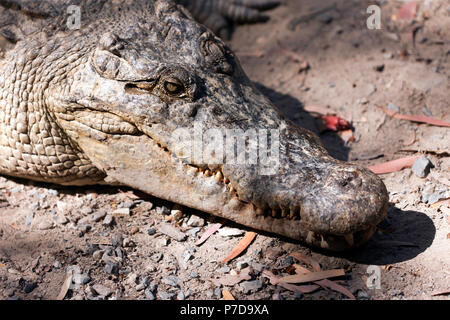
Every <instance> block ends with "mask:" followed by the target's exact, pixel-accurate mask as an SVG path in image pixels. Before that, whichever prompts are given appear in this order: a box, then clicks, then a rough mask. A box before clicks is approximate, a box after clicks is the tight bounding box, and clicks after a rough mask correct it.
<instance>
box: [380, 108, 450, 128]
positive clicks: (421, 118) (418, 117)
mask: <svg viewBox="0 0 450 320" xmlns="http://www.w3.org/2000/svg"><path fill="white" fill-rule="evenodd" d="M379 108H380V109H381V110H383V112H384V113H386V114H387V115H388V116H391V117H393V118H396V119H402V120H409V121H412V122H420V123H427V124H430V125H434V126H439V127H450V122H447V121H443V120H440V119H436V118H432V117H427V116H424V115H405V114H400V113H398V112H396V111H392V110H389V109H387V108H384V107H379Z"/></svg>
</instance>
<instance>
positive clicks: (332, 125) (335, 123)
mask: <svg viewBox="0 0 450 320" xmlns="http://www.w3.org/2000/svg"><path fill="white" fill-rule="evenodd" d="M320 119H321V121H322V124H323V126H324V128H326V130H331V131H343V130H348V129H351V125H350V123H348V121H347V120H345V119H343V118H341V117H338V116H330V115H328V116H321V117H320Z"/></svg>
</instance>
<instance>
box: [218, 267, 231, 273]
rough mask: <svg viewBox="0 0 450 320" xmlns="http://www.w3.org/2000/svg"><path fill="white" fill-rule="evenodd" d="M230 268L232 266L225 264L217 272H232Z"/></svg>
mask: <svg viewBox="0 0 450 320" xmlns="http://www.w3.org/2000/svg"><path fill="white" fill-rule="evenodd" d="M230 270H231V268H230V267H229V266H224V267H222V268H220V269H217V272H220V273H228V272H230Z"/></svg>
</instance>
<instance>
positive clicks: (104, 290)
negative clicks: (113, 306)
mask: <svg viewBox="0 0 450 320" xmlns="http://www.w3.org/2000/svg"><path fill="white" fill-rule="evenodd" d="M92 289H93V290H94V291H95V293H97V294H98V295H99V296H102V297H105V298H106V297H108V296H110V295H111V294H112V290H111V289H110V288H108V287H105V286H104V285H102V284H94V285H93V286H92Z"/></svg>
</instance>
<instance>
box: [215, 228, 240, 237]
mask: <svg viewBox="0 0 450 320" xmlns="http://www.w3.org/2000/svg"><path fill="white" fill-rule="evenodd" d="M244 232H245V231H244V230H240V229H236V228H228V227H223V228H220V229H219V231H217V233H218V234H219V235H220V236H222V237H236V236H241V235H243V234H244Z"/></svg>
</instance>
